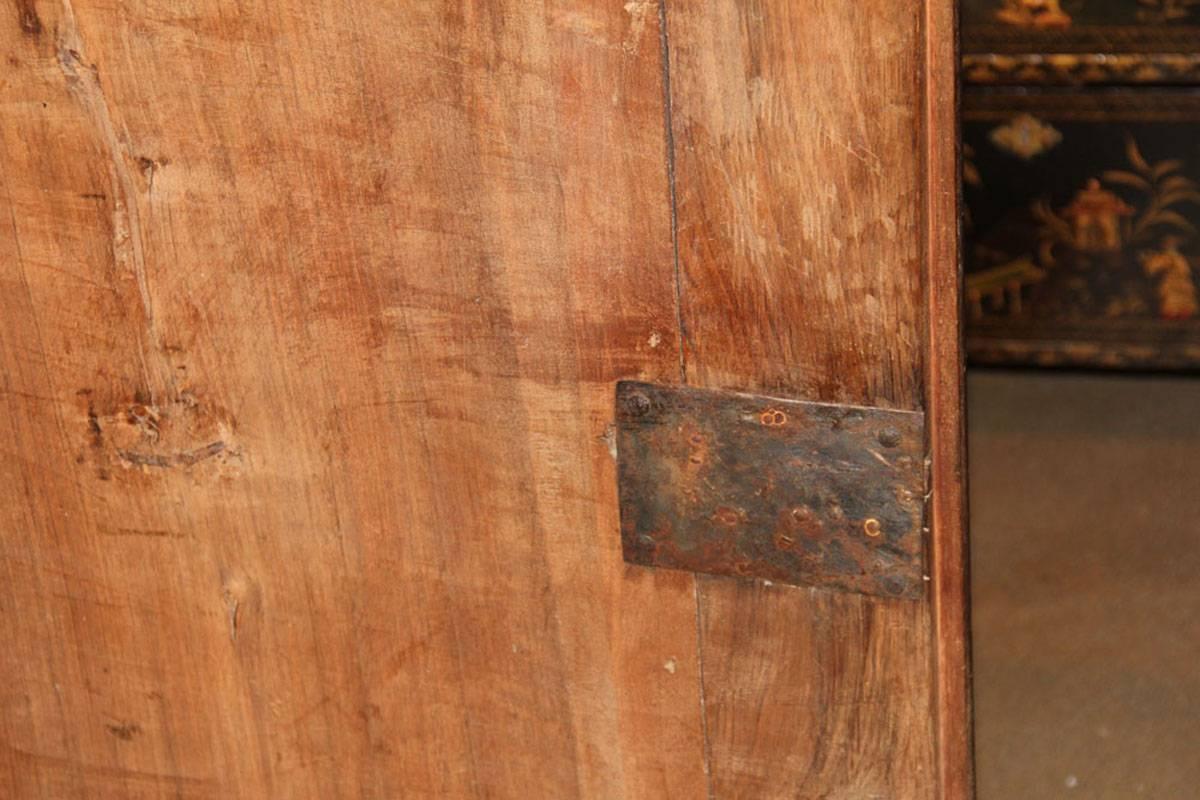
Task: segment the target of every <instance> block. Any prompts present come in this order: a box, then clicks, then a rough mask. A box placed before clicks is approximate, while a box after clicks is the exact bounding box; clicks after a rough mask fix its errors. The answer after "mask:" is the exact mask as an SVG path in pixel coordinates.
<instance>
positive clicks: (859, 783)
mask: <svg viewBox="0 0 1200 800" xmlns="http://www.w3.org/2000/svg"><path fill="white" fill-rule="evenodd" d="M936 5H938V6H939V8H942V7H945V6H948V4H947V3H942V2H940V0H939V2H938V3H936ZM931 7H932V6H931ZM668 8H669V13H668V15H667V22H668V27H667V30H668V39H669V43H670V64H671V70H670V75H671V87H672V97H671V113H672V128H673V134H674V137H673V138H674V144H675V147H674V154H675V175H676V185H675V193H676V196H677V198H678V225H677V230H678V257H679V269H680V281H681V284H680V294H681V298H682V300H681V303H682V322H683V330H684V340H683V344H684V355H685V360H686V368H687V378H688V380H689V382H693V383H696V384H698V385H703V386H713V387H722V388H733V389H740V390H747V391H765V392H779V393H781V394H784V395H787V396H793V397H798V398H801V399H809V400H825V401H843V402H852V403H862V404H868V405H881V406H889V407H898V408H908V409H918V408H923V407H924V405H925V388H924V387H925V370H926V366H927V364H926V353H927V348H928V346H929V345H928V341H927V331H926V327H925V320H926V316H925V309H926V303H927V299H926V297H925V295H923V294H922V290H923V286H925V282H926V276H925V274H924V273H925V270H924V269H923V261H924V260H925V259H926V258H927V257H929V256H931V255H932V256H934V257H936V258H943V259H944V258H946V257H947V252H946V250H945V242H946V239H945V235H944V234H942V238H941V239H939V244H938V246H937V247H936V248H933V249H930V248H929V247H928V246H927V245H928V242H927V235H926V230H925V226H926V224H927V223H928V222H929V220H928V219H927V216H926V215H927V214H929V213H934V212H936V213H937V214H939V215H944V214H946V212H947V205H946V204H945V203H944V202H943V203H940V204H935V203H931V202H928V199H929V192H930V191H931V187H938V188H939V191H941V190H944V189H945V187H947V186H950V187H952V186H954V185H955V184H956V182H950V183H945V181H946V178H945V177H944V175H942V174H941V173H940V172H939V174H938V175H937V176H936V181H937V182H936V183H929V182H928V181H931V180H935V177H934V176H931V175H927V174H926V171H925V169H924V164H925V161H926V158H927V152H926V147H927V142H928V140H929V138H930V137H932V136H950V135H951V134H950V130H952V128H949V127H947V128H945V129H941V128H939V129H938V130H933V129H932V128H929V127H927V126H928V125H929V124H930V122H931V120H933V117H932V116H930V115H927V114H926V113H925V104H924V97H925V94H924V93H925V92H927V91H931V89H932V87H933V84H930V85H926V84H925V82H924V81H923V80H922V78H921V75H922V71H923V70H924V69H925V67H926V63H925V60H924V52H925V48H926V47H927V46H934V47H944V46H950V45H951V43H952V41H953V38H952V30H953V29H952V28H939V29H938V30H937V31H933V30H928V31H927V30H926V28H925V26H926V25H928V24H930V20H929V19H928V18H927V17H926V15H925V10H924V9H923V8H922V6H921V5H918V4H897V3H888V2H882V1H880V2H864V3H855V4H845V3H839V2H832V1H831V0H830V1H827V0H812V1H811V2H805V3H791V2H783V1H782V0H758V1H757V2H751V3H733V2H721V3H700V2H674V3H670V4H669V5H668ZM944 22H945V21H944V19H941V18H937V19H936V24H937V25H939V26H941V25H943V24H944ZM940 85H941V84H938V86H940ZM936 122H937V124H939V125H944V124H945V123H946V120H945V118H944V116H939V117H937V118H936ZM940 169H942V170H944V164H942V166H941V168H940ZM950 219H953V217H952V216H951V217H950ZM939 224H943V223H942V222H941V221H940V217H939ZM951 224H953V223H951ZM947 268H949V269H950V270H951V272H950V273H946V272H944V270H946V269H947ZM939 270H941V272H939V275H940V276H941V277H939V283H938V288H937V291H939V292H944V291H947V286H948V281H947V276H952V274H953V262H951V266H950V267H946V266H941V267H939ZM949 283H953V278H952V277H950V278H949ZM953 296H954V297H955V298H957V292H956V291H955V292H953ZM952 302H954V301H952ZM938 310H939V313H942V312H945V311H946V310H947V309H946V304H945V302H944V301H943V302H942V303H941V304H939V306H938ZM955 320H956V317H954V316H953V315H950V316H947V317H946V318H945V323H946V324H947V325H949V328H950V332H951V333H952V332H953V328H954V326H955V324H956V322H955ZM943 357H945V358H947V359H949V358H952V357H953V351H945V350H944V351H943ZM945 368H946V369H950V366H949V361H947V362H946V365H945ZM950 399H951V400H952V398H950ZM943 450H944V448H943ZM941 485H942V486H943V488H946V489H947V490H949V488H950V483H949V480H947V481H946V482H944V483H943V484H941ZM957 533H960V531H957V532H951V531H950V530H949V529H948V530H947V534H946V535H947V536H951V535H957ZM947 585H948V584H947ZM700 586H701V595H702V600H701V612H702V614H701V617H702V625H701V629H702V637H701V653H702V663H703V674H704V690H705V701H706V719H707V728H708V733H709V738H710V742H711V744H710V747H711V753H712V755H711V761H712V763H711V770H712V777H713V784H714V790H715V795H716V796H718V797H739V796H752V797H781V798H782V797H790V798H794V797H802V798H818V797H820V798H835V797H836V798H864V797H888V798H892V797H895V798H917V797H932V796H935V795H936V794H937V792H938V791H939V787H938V778H937V771H938V764H937V756H936V748H935V746H934V724H933V722H932V719H931V717H932V711H933V703H934V700H935V697H940V695H939V694H938V693H937V691H936V690H935V681H934V676H933V674H932V671H931V664H932V663H933V659H934V655H935V647H934V642H933V630H932V620H931V607H930V603H929V600H928V598H926V599H924V600H922V601H919V602H915V603H904V602H887V601H880V600H875V599H866V598H862V597H851V596H846V595H838V594H824V593H821V592H817V591H808V590H795V589H789V588H787V587H775V586H768V585H762V584H752V583H734V582H729V581H722V580H717V579H708V578H705V579H703V580H702V581H701V583H700ZM949 619H950V614H949V612H947V614H946V615H945V616H944V617H943V618H942V621H943V622H947V621H948V620H949ZM960 755H962V754H961V753H960ZM945 796H947V797H950V796H959V795H954V794H952V793H948V794H946V795H945Z"/></svg>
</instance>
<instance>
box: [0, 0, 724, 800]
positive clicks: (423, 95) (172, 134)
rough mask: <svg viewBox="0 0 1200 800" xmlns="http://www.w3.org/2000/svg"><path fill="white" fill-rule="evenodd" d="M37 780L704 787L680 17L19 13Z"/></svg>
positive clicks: (8, 681)
mask: <svg viewBox="0 0 1200 800" xmlns="http://www.w3.org/2000/svg"><path fill="white" fill-rule="evenodd" d="M0 55H2V56H3V58H5V59H6V69H5V72H4V74H3V76H0V108H2V109H3V111H2V113H3V116H4V119H5V124H4V125H3V126H0V170H2V173H0V176H2V177H0V180H2V191H0V205H2V212H0V221H2V222H3V226H4V233H3V234H2V235H0V284H2V285H0V380H2V381H3V383H2V384H0V417H2V420H3V421H2V422H0V432H2V433H0V525H2V526H3V535H2V536H0V570H2V572H0V580H2V581H3V583H2V586H3V588H2V589H0V612H2V613H0V636H2V638H3V639H4V641H5V644H6V646H5V648H4V650H3V652H2V653H0V678H2V681H0V794H2V795H4V796H5V797H14V798H17V797H20V798H36V797H45V798H65V797H88V798H110V797H111V798H154V797H188V798H193V797H194V798H199V797H222V798H227V797H247V798H259V797H321V798H330V797H439V798H440V797H485V796H486V797H556V798H559V797H589V798H591V797H666V796H675V797H696V796H702V795H703V794H704V793H705V791H706V788H705V784H704V782H705V776H704V773H703V746H702V742H701V720H700V715H699V709H698V707H697V706H698V704H697V697H698V691H697V687H698V683H699V675H698V663H697V658H696V645H695V641H696V640H695V637H696V629H695V599H694V594H693V584H692V579H691V578H690V577H689V576H687V575H683V574H676V573H667V572H663V573H648V572H646V571H643V570H636V569H631V568H626V567H625V566H624V565H623V564H622V562H621V559H620V550H619V541H618V525H617V520H616V496H615V478H614V474H613V472H614V469H613V460H612V457H611V455H610V453H609V450H608V443H607V440H606V426H607V425H608V423H609V420H610V419H611V385H612V382H613V381H614V380H616V379H617V378H628V377H638V376H640V377H643V378H646V379H650V380H671V379H672V378H674V376H676V375H677V370H678V357H677V342H676V333H675V328H676V317H675V309H674V289H673V286H672V280H671V258H672V254H671V248H670V230H669V204H668V202H667V182H666V173H665V167H664V141H663V137H664V132H663V125H662V103H663V99H662V98H663V93H662V92H663V89H662V83H661V81H662V78H661V76H662V72H661V63H660V48H659V30H658V14H657V11H656V9H655V7H654V6H653V5H652V4H649V3H637V2H634V3H629V4H625V5H624V7H622V4H620V3H601V2H580V3H575V4H573V5H572V6H570V7H561V8H560V7H557V6H555V7H551V8H546V9H543V8H541V7H540V6H536V5H531V4H525V3H517V2H493V3H483V4H471V3H467V4H463V5H452V4H444V5H443V4H432V3H416V2H414V3H399V4H379V3H366V2H350V1H348V0H345V1H340V2H322V3H310V2H292V1H291V0H282V1H280V2H272V3H266V2H251V3H240V4H237V5H236V6H230V5H229V4H225V3H220V2H217V0H191V1H190V2H186V3H174V2H154V1H147V2H142V3H121V4H115V3H108V2H90V1H89V2H85V0H76V1H75V2H74V4H73V5H72V3H71V2H63V3H55V2H52V1H51V0H36V2H34V1H33V0H23V1H22V2H18V3H17V4H16V6H15V7H14V6H12V5H9V6H8V8H7V10H6V11H5V13H3V14H2V15H0Z"/></svg>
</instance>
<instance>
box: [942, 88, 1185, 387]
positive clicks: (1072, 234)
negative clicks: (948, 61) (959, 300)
mask: <svg viewBox="0 0 1200 800" xmlns="http://www.w3.org/2000/svg"><path fill="white" fill-rule="evenodd" d="M963 142H964V179H965V187H964V200H965V206H966V213H967V219H966V241H965V248H964V260H965V267H966V275H965V278H964V288H965V292H966V320H967V344H968V351H969V355H970V357H971V358H972V359H973V360H974V361H976V362H978V363H1031V364H1046V365H1051V364H1064V365H1065V364H1075V365H1089V366H1112V367H1131V366H1132V367H1154V368H1172V369H1180V368H1194V367H1196V366H1200V296H1198V295H1197V288H1196V278H1195V270H1196V266H1197V263H1200V241H1198V240H1197V230H1198V228H1200V94H1197V93H1195V92H1193V91H1183V90H1177V91H1169V90H1158V91H1145V90H1139V91H1136V92H1134V91H1129V90H1125V91H1116V90H1114V91H1092V92H1070V91H1049V90H1047V91H1042V92H1037V91H1025V92H1021V91H1016V90H1005V91H978V92H976V93H967V95H966V96H965V97H964V109H963Z"/></svg>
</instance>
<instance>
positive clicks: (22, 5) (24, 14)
mask: <svg viewBox="0 0 1200 800" xmlns="http://www.w3.org/2000/svg"><path fill="white" fill-rule="evenodd" d="M16 2H17V19H18V21H19V22H20V24H21V30H22V31H24V32H25V33H28V34H30V35H32V36H37V35H38V34H40V33H41V32H42V20H41V19H40V18H39V17H38V13H37V8H35V7H34V4H33V0H16Z"/></svg>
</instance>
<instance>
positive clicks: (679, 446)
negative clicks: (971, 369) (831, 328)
mask: <svg viewBox="0 0 1200 800" xmlns="http://www.w3.org/2000/svg"><path fill="white" fill-rule="evenodd" d="M616 401H617V407H616V418H617V462H618V463H617V472H618V483H619V492H620V503H621V542H622V546H623V549H624V553H625V560H626V561H628V562H630V563H633V564H643V565H647V566H655V567H667V568H672V569H684V570H690V571H692V572H704V573H709V574H713V575H735V576H744V577H754V578H764V579H768V580H772V581H778V582H781V583H789V584H796V585H804V586H821V587H829V588H836V589H842V590H845V591H851V592H860V593H862V594H868V595H880V596H885V597H903V598H917V597H920V596H921V595H922V594H923V592H924V579H923V577H922V575H923V565H924V547H923V536H922V526H923V519H924V511H923V509H924V497H923V495H924V472H925V471H924V469H923V466H922V465H923V463H924V456H923V453H924V415H923V414H921V413H919V412H911V411H890V410H887V409H878V408H863V407H861V406H844V405H829V404H824V403H807V402H800V401H795V400H781V399H777V398H771V397H758V396H754V395H749V394H738V393H735V392H722V391H711V390H702V389H689V388H684V387H678V386H659V385H656V384H648V383H636V382H632V381H622V382H620V383H618V384H617V397H616Z"/></svg>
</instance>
